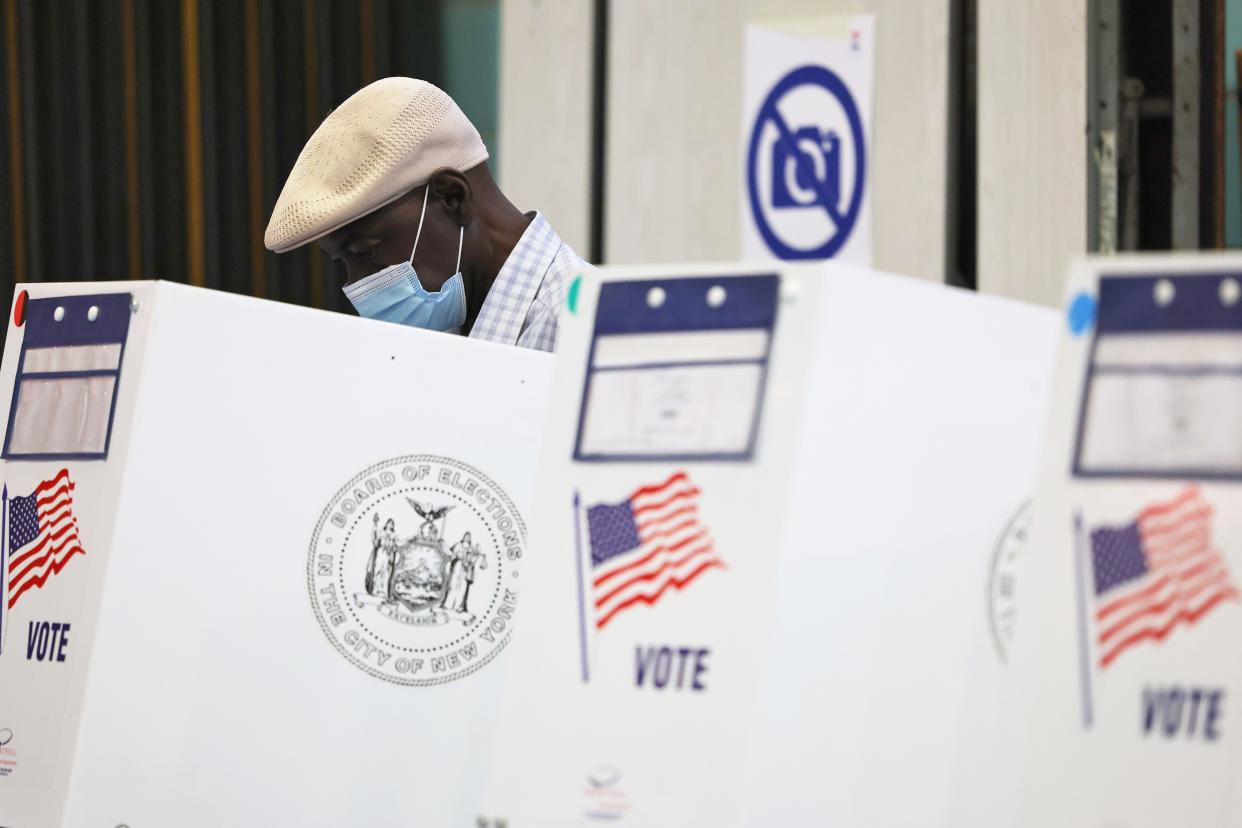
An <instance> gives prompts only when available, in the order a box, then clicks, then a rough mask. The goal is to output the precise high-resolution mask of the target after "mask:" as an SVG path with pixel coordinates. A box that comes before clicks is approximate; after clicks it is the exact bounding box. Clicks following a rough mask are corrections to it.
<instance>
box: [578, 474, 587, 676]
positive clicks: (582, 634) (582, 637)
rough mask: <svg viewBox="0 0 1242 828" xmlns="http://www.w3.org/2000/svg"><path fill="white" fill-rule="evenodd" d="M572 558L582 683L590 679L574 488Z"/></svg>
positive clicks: (580, 523) (579, 525) (579, 499)
mask: <svg viewBox="0 0 1242 828" xmlns="http://www.w3.org/2000/svg"><path fill="white" fill-rule="evenodd" d="M574 560H575V562H576V563H577V569H578V637H579V643H580V645H581V649H582V683H583V684H586V683H587V682H588V681H589V679H590V673H589V671H588V668H587V628H586V598H585V597H584V595H583V589H584V587H583V583H582V498H581V497H580V496H579V494H578V490H577V489H574Z"/></svg>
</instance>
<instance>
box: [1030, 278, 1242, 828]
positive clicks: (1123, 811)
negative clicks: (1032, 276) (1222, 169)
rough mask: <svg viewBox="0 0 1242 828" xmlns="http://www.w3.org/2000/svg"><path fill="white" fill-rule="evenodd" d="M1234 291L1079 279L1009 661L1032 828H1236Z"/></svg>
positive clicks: (1239, 406)
mask: <svg viewBox="0 0 1242 828" xmlns="http://www.w3.org/2000/svg"><path fill="white" fill-rule="evenodd" d="M1240 283H1242V259H1239V257H1237V256H1236V255H1234V256H1219V257H1217V256H1196V257H1186V256H1152V257H1121V258H1118V259H1110V260H1107V261H1105V260H1086V261H1081V262H1078V263H1076V264H1075V265H1074V267H1073V268H1072V270H1071V276H1070V280H1069V286H1068V291H1067V297H1066V302H1065V306H1064V308H1063V310H1062V314H1063V315H1062V327H1061V346H1060V350H1059V354H1058V370H1057V379H1056V384H1055V387H1054V396H1053V414H1052V417H1051V419H1050V423H1049V428H1048V433H1047V437H1046V440H1045V454H1044V457H1045V462H1044V464H1043V466H1042V468H1041V472H1040V480H1039V487H1038V492H1037V497H1036V503H1035V517H1034V535H1033V538H1032V543H1033V546H1035V547H1036V548H1038V550H1039V554H1038V555H1037V556H1036V557H1035V558H1033V559H1032V561H1031V565H1030V568H1029V569H1027V570H1024V575H1023V581H1024V583H1023V586H1024V589H1023V591H1024V592H1026V590H1027V584H1029V593H1027V595H1028V596H1029V597H1024V599H1023V605H1022V623H1021V625H1020V626H1019V636H1018V638H1019V641H1018V644H1017V648H1016V649H1017V655H1018V660H1017V661H1016V662H1015V667H1016V668H1017V669H1018V671H1019V689H1020V690H1021V697H1020V704H1019V712H1020V716H1019V717H1017V718H1019V719H1020V720H1021V721H1022V722H1024V723H1025V728H1024V730H1025V733H1023V734H1022V737H1021V743H1022V744H1023V745H1024V748H1025V750H1024V751H1023V753H1022V754H1021V756H1022V759H1023V762H1024V765H1025V767H1024V772H1023V774H1022V780H1023V785H1022V786H1021V789H1020V796H1019V797H1018V798H1017V800H1016V801H1017V803H1018V805H1019V806H1020V808H1019V812H1020V813H1021V814H1022V815H1023V820H1024V821H1023V824H1025V825H1031V826H1035V825H1050V824H1057V825H1066V826H1083V828H1088V827H1089V826H1092V827H1093V826H1098V825H1101V824H1113V823H1116V824H1125V825H1129V826H1133V827H1134V828H1143V826H1152V827H1153V828H1154V826H1162V825H1174V824H1180V825H1201V826H1218V825H1219V826H1224V825H1236V824H1237V823H1238V820H1239V808H1238V806H1237V801H1238V800H1237V796H1238V781H1237V780H1238V779H1239V772H1240V771H1242V766H1240V762H1242V724H1240V723H1239V721H1238V720H1237V718H1236V716H1237V715H1238V714H1237V705H1236V699H1237V698H1238V694H1240V693H1242V662H1240V661H1239V660H1238V658H1237V642H1238V640H1239V638H1240V637H1242V601H1240V595H1239V581H1238V573H1239V569H1240V568H1242V502H1240V497H1242V490H1240V489H1239V485H1238V484H1239V482H1242V440H1239V438H1238V433H1239V432H1238V428H1237V423H1238V420H1239V417H1240V416H1242V390H1240V389H1242V383H1239V377H1240V376H1242V344H1240V343H1242V306H1239V303H1238V300H1239V296H1240V295H1242V287H1240ZM1028 618H1029V619H1030V620H1029V622H1028V620H1027V619H1028ZM1028 623H1029V626H1028ZM1034 631H1038V634H1037V635H1036V634H1033V632H1034ZM1049 790H1057V791H1059V792H1061V795H1059V796H1056V797H1049V796H1048V795H1047V792H1048V791H1049Z"/></svg>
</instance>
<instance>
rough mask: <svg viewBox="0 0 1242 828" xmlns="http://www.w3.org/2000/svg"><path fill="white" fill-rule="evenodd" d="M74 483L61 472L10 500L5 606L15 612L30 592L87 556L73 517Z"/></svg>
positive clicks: (64, 472) (65, 472)
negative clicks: (79, 557)
mask: <svg viewBox="0 0 1242 828" xmlns="http://www.w3.org/2000/svg"><path fill="white" fill-rule="evenodd" d="M73 488H74V486H73V481H72V480H70V479H69V470H68V469H61V470H60V473H59V474H57V475H56V476H55V477H53V478H52V479H51V480H44V481H43V482H42V483H40V484H39V485H38V486H36V487H35V490H34V491H33V492H31V493H30V494H29V495H28V496H26V497H14V498H12V499H11V500H9V513H8V521H9V536H8V548H7V549H6V550H5V551H6V552H7V554H8V559H9V561H8V567H7V569H6V570H5V571H6V572H7V575H8V577H7V578H6V584H5V586H6V587H7V595H6V596H5V600H4V602H3V605H4V606H6V607H7V608H8V609H12V608H13V607H14V606H15V605H16V604H17V601H18V599H20V598H21V597H22V595H23V594H25V593H26V592H27V591H28V590H31V589H39V588H40V587H42V586H43V585H44V584H45V583H47V579H48V578H50V577H52V576H53V575H55V574H57V573H59V572H60V571H61V570H62V569H64V568H65V566H66V565H67V564H68V563H69V561H70V559H72V558H73V556H74V555H85V554H86V551H85V550H84V549H82V544H81V543H80V542H79V541H78V522H77V519H76V518H74V516H73Z"/></svg>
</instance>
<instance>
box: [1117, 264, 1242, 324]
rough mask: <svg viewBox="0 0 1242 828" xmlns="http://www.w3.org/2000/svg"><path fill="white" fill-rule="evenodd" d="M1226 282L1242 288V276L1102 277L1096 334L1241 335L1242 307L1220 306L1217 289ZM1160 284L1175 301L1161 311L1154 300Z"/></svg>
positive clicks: (1226, 273)
mask: <svg viewBox="0 0 1242 828" xmlns="http://www.w3.org/2000/svg"><path fill="white" fill-rule="evenodd" d="M1226 279H1233V280H1234V281H1235V282H1238V283H1239V284H1242V273H1239V272H1227V271H1214V272H1205V273H1168V274H1160V273H1144V274H1142V275H1137V274H1136V275H1120V274H1116V275H1109V276H1101V277H1100V286H1099V297H1100V301H1099V313H1098V316H1097V317H1096V330H1097V331H1099V332H1101V333H1105V334H1118V333H1128V334H1134V333H1171V332H1178V333H1187V332H1196V331H1199V332H1210V331H1242V302H1236V303H1234V304H1233V305H1232V306H1226V305H1224V304H1222V303H1221V301H1220V290H1221V283H1222V282H1224V281H1225V280H1226ZM1160 281H1168V282H1170V283H1171V284H1172V285H1173V287H1174V296H1173V301H1172V302H1170V303H1169V304H1168V305H1165V306H1161V305H1157V304H1156V301H1155V298H1154V292H1155V289H1156V283H1157V282H1160Z"/></svg>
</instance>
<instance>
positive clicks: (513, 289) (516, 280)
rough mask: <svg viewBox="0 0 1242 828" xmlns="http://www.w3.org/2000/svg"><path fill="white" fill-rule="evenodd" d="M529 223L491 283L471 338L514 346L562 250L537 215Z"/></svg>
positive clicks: (551, 230)
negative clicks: (544, 279)
mask: <svg viewBox="0 0 1242 828" xmlns="http://www.w3.org/2000/svg"><path fill="white" fill-rule="evenodd" d="M530 215H532V216H533V217H532V218H531V221H530V224H528V225H526V230H525V231H524V232H523V233H522V237H521V238H520V239H518V243H517V244H516V245H515V246H514V248H513V250H512V252H510V253H509V257H508V258H507V259H505V263H504V265H502V266H501V268H500V272H499V273H497V274H496V279H495V281H493V282H492V287H491V290H489V291H488V292H487V298H486V299H484V300H483V307H482V308H480V309H479V316H478V318H477V319H475V321H474V326H473V327H472V328H471V329H470V336H471V337H472V338H475V339H486V340H489V341H491V342H500V343H503V344H506V345H516V344H517V340H518V336H519V335H520V334H521V332H522V325H523V323H524V322H525V321H526V317H527V314H528V313H529V311H530V306H531V303H533V302H534V300H535V294H536V293H538V291H539V286H540V285H541V284H542V283H543V278H544V275H545V274H546V273H547V272H548V269H549V268H550V267H551V266H552V262H553V260H554V259H555V258H556V254H557V253H558V252H559V251H560V249H561V239H560V237H559V236H557V235H556V231H554V230H553V229H552V226H551V225H550V224H548V222H547V219H545V218H544V217H543V216H542V215H541V214H539V213H537V212H536V213H533V214H530Z"/></svg>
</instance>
